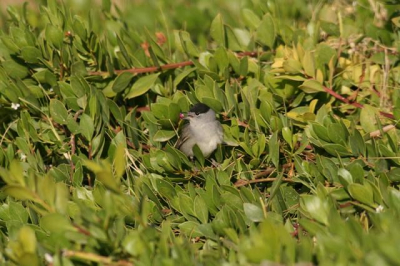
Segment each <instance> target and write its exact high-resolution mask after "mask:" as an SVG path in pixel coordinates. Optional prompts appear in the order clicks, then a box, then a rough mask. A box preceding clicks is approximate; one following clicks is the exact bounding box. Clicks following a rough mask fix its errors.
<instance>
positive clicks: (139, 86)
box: [125, 73, 161, 99]
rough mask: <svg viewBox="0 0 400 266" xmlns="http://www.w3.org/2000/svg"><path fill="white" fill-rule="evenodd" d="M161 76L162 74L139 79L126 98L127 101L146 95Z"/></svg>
mask: <svg viewBox="0 0 400 266" xmlns="http://www.w3.org/2000/svg"><path fill="white" fill-rule="evenodd" d="M160 74H161V73H157V74H151V75H147V76H144V77H141V78H139V79H138V80H137V81H135V83H134V84H133V86H132V87H131V89H130V91H129V93H128V94H127V95H126V96H125V99H132V98H135V97H138V96H140V95H142V94H145V93H146V92H147V91H148V90H149V89H150V88H151V87H152V86H153V85H154V83H155V82H156V80H157V78H158V76H159V75H160Z"/></svg>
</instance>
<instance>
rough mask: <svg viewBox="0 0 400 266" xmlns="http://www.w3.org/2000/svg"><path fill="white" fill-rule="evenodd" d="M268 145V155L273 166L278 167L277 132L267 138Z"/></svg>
mask: <svg viewBox="0 0 400 266" xmlns="http://www.w3.org/2000/svg"><path fill="white" fill-rule="evenodd" d="M268 147H269V156H270V158H271V161H272V163H273V164H274V165H275V167H279V140H278V132H275V133H273V134H272V137H271V138H270V139H269V143H268Z"/></svg>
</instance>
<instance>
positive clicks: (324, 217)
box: [300, 195, 329, 225]
mask: <svg viewBox="0 0 400 266" xmlns="http://www.w3.org/2000/svg"><path fill="white" fill-rule="evenodd" d="M300 207H301V208H302V209H304V210H306V211H307V212H308V213H309V214H310V215H311V217H312V218H314V219H315V220H317V221H318V222H320V223H323V224H325V225H328V224H329V220H328V214H329V204H328V201H326V200H322V199H320V198H319V197H318V196H313V195H302V196H301V197H300Z"/></svg>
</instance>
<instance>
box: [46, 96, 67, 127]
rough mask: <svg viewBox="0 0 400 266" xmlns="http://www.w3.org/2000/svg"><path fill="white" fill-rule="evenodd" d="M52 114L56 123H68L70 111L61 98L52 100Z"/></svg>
mask: <svg viewBox="0 0 400 266" xmlns="http://www.w3.org/2000/svg"><path fill="white" fill-rule="evenodd" d="M50 115H51V118H53V120H54V121H55V122H56V123H59V124H61V125H65V124H67V119H68V111H67V109H66V108H65V106H64V104H63V103H62V102H60V101H59V100H55V99H52V100H50Z"/></svg>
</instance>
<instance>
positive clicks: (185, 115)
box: [180, 112, 195, 120]
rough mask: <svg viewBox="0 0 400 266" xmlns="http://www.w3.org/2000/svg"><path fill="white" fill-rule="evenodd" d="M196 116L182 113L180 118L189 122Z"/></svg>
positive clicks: (190, 113)
mask: <svg viewBox="0 0 400 266" xmlns="http://www.w3.org/2000/svg"><path fill="white" fill-rule="evenodd" d="M194 116H195V114H194V113H193V112H187V113H181V114H180V118H181V119H184V120H189V119H190V118H193V117H194Z"/></svg>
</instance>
